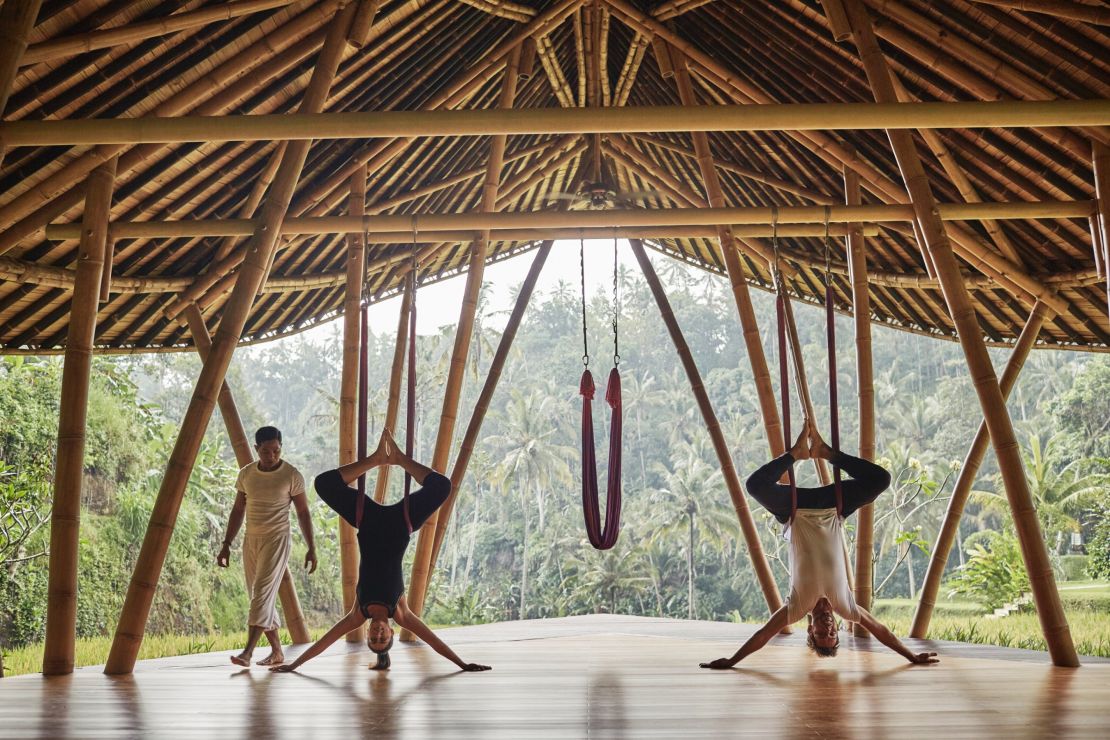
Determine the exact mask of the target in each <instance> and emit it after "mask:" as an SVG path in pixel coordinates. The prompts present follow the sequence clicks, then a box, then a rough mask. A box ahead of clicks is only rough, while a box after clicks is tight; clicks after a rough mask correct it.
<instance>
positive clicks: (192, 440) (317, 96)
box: [104, 5, 355, 674]
mask: <svg viewBox="0 0 1110 740" xmlns="http://www.w3.org/2000/svg"><path fill="white" fill-rule="evenodd" d="M354 7H355V6H353V5H351V6H348V7H347V8H345V9H343V10H340V11H339V12H337V13H336V14H335V16H334V17H333V19H332V21H331V23H330V26H329V28H328V34H327V37H326V39H325V41H324V45H323V48H322V49H321V51H320V56H319V59H318V60H317V63H316V67H315V69H314V70H313V72H312V78H311V80H310V81H309V83H308V87H307V88H306V89H305V93H304V98H303V100H302V101H301V109H303V110H319V109H320V108H321V107H322V106H323V104H324V101H325V100H326V98H327V94H328V90H329V89H330V87H331V82H332V80H333V79H334V77H335V72H336V69H337V68H338V66H339V60H340V56H341V54H342V51H343V48H344V46H345V39H346V35H347V30H348V28H349V27H350V22H351V16H352V11H353V10H354ZM308 146H309V142H298V143H295V144H290V145H289V146H288V147H287V149H286V153H285V158H284V159H283V160H282V163H281V166H280V167H279V168H278V174H277V176H276V177H275V178H274V183H273V186H272V187H271V188H270V191H269V192H268V193H267V198H266V204H265V205H264V206H263V211H262V212H263V223H262V224H261V225H260V226H259V228H258V230H257V232H256V234H255V235H254V236H253V237H252V239H251V242H250V243H249V244H248V245H247V249H246V252H247V258H246V260H245V261H244V262H243V265H242V267H241V268H240V270H239V277H238V279H237V280H236V284H235V289H234V290H233V291H232V295H231V299H230V300H229V301H228V302H227V304H226V306H225V307H224V313H223V319H222V320H221V321H220V326H219V328H218V329H217V331H216V336H215V339H214V341H213V343H212V351H211V354H210V355H209V357H208V361H207V362H205V363H204V367H203V368H202V370H201V373H200V378H199V379H198V380H197V385H196V388H195V389H194V390H193V396H192V399H191V400H190V402H189V408H188V410H187V411H186V413H185V419H184V421H183V422H182V429H181V432H180V433H179V435H178V437H177V442H176V443H175V444H174V449H173V452H172V453H171V455H170V459H169V462H168V463H167V466H166V475H165V477H164V478H163V479H162V485H161V486H160V488H159V490H158V496H157V498H156V500H155V503H154V509H153V511H152V512H151V516H150V525H149V526H148V528H147V533H146V536H145V538H144V539H143V545H142V548H141V549H140V551H139V557H138V562H137V564H136V566H135V572H134V573H133V574H132V576H131V583H130V585H129V586H128V589H127V596H126V598H125V600H124V604H123V610H122V612H121V614H120V620H119V623H118V625H117V627H116V635H115V639H114V640H113V643H112V649H111V651H110V652H109V655H108V661H107V663H106V664H105V666H104V672H105V673H108V674H120V673H130V672H131V671H132V670H133V669H134V666H135V659H136V657H137V656H138V652H139V647H140V646H141V644H142V640H143V633H144V630H145V627H146V622H147V616H148V615H149V613H150V605H151V601H152V600H153V598H154V589H155V587H156V585H157V582H158V578H159V576H160V575H161V570H162V563H163V562H164V560H165V557H166V550H167V548H168V547H169V540H170V536H171V534H172V533H173V528H174V524H175V522H176V520H177V512H178V510H179V508H180V506H181V498H182V496H183V495H184V493H185V486H186V484H187V483H188V479H189V474H190V473H191V472H192V467H193V463H194V462H195V461H196V456H197V452H198V451H199V449H200V443H201V440H202V439H203V437H204V430H205V428H206V427H207V426H208V420H209V419H210V418H211V416H212V409H213V407H214V406H215V401H216V395H217V393H218V391H219V388H220V385H221V384H222V383H223V380H224V376H225V375H226V373H227V368H228V365H230V364H231V356H232V354H233V353H234V351H235V346H236V344H237V343H238V342H239V339H240V335H241V333H242V330H243V325H244V324H245V323H246V320H247V315H248V313H249V312H250V309H251V306H252V304H253V303H254V297H255V294H256V293H257V292H258V287H259V285H260V284H261V283H262V279H263V275H264V274H265V270H266V266H267V265H268V264H269V261H270V257H271V255H272V254H273V251H274V247H275V245H276V243H277V238H278V226H279V224H280V223H281V221H282V219H284V217H285V212H286V210H287V209H288V207H289V202H290V200H291V198H292V193H293V189H294V188H295V187H296V184H297V180H298V178H299V177H300V173H301V169H302V168H303V166H304V162H305V159H306V157H307V155H308Z"/></svg>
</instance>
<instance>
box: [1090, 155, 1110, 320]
mask: <svg viewBox="0 0 1110 740" xmlns="http://www.w3.org/2000/svg"><path fill="white" fill-rule="evenodd" d="M1091 168H1092V171H1093V174H1094V180H1095V197H1096V198H1097V201H1096V208H1095V216H1096V219H1095V220H1096V222H1097V226H1098V229H1097V236H1098V238H1095V235H1094V233H1092V239H1091V241H1092V242H1093V245H1092V246H1093V247H1094V250H1095V252H1096V254H1097V253H1098V247H1099V245H1101V246H1102V270H1103V277H1104V278H1105V279H1106V299H1107V302H1108V306H1110V147H1108V146H1106V145H1105V144H1100V143H1099V142H1097V141H1096V142H1094V143H1093V145H1092V150H1091ZM1095 263H1096V264H1097V263H1098V260H1097V259H1096V260H1095Z"/></svg>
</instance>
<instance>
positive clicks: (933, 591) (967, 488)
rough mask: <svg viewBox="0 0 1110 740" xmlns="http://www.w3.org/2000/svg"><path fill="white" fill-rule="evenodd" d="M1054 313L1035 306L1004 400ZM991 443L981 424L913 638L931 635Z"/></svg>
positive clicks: (1004, 385)
mask: <svg viewBox="0 0 1110 740" xmlns="http://www.w3.org/2000/svg"><path fill="white" fill-rule="evenodd" d="M1051 313H1052V311H1051V309H1049V308H1048V306H1046V305H1045V304H1043V303H1040V302H1038V303H1037V304H1036V305H1035V306H1033V311H1032V312H1031V313H1030V314H1029V319H1028V321H1026V322H1025V328H1023V329H1022V331H1021V336H1019V337H1018V340H1017V343H1016V344H1014V349H1013V351H1012V352H1011V353H1010V358H1009V359H1008V360H1007V361H1006V368H1005V369H1004V370H1003V371H1002V379H1001V380H1000V381H999V388H1000V390H1001V392H1002V398H1003V399H1006V398H1009V397H1010V391H1012V390H1013V388H1014V385H1015V384H1016V383H1017V379H1018V375H1019V374H1020V373H1021V368H1022V366H1024V365H1025V360H1026V358H1027V357H1029V352H1030V350H1032V349H1033V345H1035V344H1036V343H1037V336H1038V335H1039V334H1040V331H1041V327H1042V326H1044V322H1045V320H1046V319H1047V318H1048V317H1049V316H1050V315H1051ZM989 444H990V433H989V432H988V430H987V423H986V422H985V421H982V422H980V423H979V429H978V431H977V432H976V433H975V439H974V440H973V441H972V443H971V448H970V449H969V450H968V452H967V456H966V457H964V462H963V465H962V466H961V467H960V474H959V476H957V477H956V484H955V486H954V488H953V489H952V498H950V499H948V509H947V510H946V511H945V513H944V523H943V524H942V525H941V528H940V532H938V533H937V542H936V544H935V545H934V546H933V554H932V557H931V558H930V560H929V569H928V571H927V572H926V573H925V580H924V581H922V584H921V597H920V600H919V601H918V603H917V609H916V610H915V611H914V615H913V625H912V626H911V627H910V637H926V636H927V635H928V634H929V621H930V620H931V619H932V616H933V607H935V606H936V603H937V592H938V591H939V590H940V583H941V580H942V579H943V578H944V569H945V567H946V566H947V565H948V555H949V554H950V553H951V552H952V545H953V543H955V541H956V534H957V532H958V531H959V528H960V518H961V517H962V516H963V513H964V506H966V505H967V499H968V496H970V495H971V487H972V486H973V485H975V476H976V475H977V474H978V472H979V468H980V467H981V466H982V464H983V458H984V457H986V454H987V445H989Z"/></svg>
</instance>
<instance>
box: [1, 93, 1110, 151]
mask: <svg viewBox="0 0 1110 740" xmlns="http://www.w3.org/2000/svg"><path fill="white" fill-rule="evenodd" d="M1107 124H1110V100H1101V99H1096V100H1003V101H974V102H959V103H948V102H928V103H898V102H892V103H791V104H778V103H765V104H751V105H714V106H699V107H697V108H693V109H691V108H685V107H683V106H672V105H658V106H636V107H634V108H603V109H595V108H526V109H513V110H511V111H506V110H503V109H502V110H499V109H478V110H472V109H467V110H420V111H373V112H343V113H287V114H267V115H224V116H179V117H176V118H155V117H139V118H88V119H71V120H49V121H22V120H21V121H7V122H4V123H0V138H2V139H3V140H4V141H5V142H6V143H7V145H8V146H91V145H98V144H103V145H127V144H151V143H163V144H173V143H182V142H188V141H209V142H211V141H271V140H290V141H297V140H317V139H319V140H329V139H372V138H382V137H394V138H396V137H412V136H444V137H449V136H508V135H522V134H592V133H609V134H614V133H638V132H664V131H671V132H684V131H866V130H877V129H885V130H901V129H921V128H927V129H928V128H937V129H940V128H968V129H973V128H1040V127H1044V126H1104V125H1107Z"/></svg>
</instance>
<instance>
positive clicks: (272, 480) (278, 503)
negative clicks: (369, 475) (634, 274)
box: [216, 426, 316, 666]
mask: <svg viewBox="0 0 1110 740" xmlns="http://www.w3.org/2000/svg"><path fill="white" fill-rule="evenodd" d="M254 442H255V445H254V449H255V451H256V452H257V453H258V462H257V463H251V464H250V465H247V466H246V467H244V468H243V469H242V470H240V471H239V477H238V478H237V479H236V481H235V490H236V494H235V504H234V505H233V506H232V507H231V515H230V516H229V517H228V521H227V534H226V535H225V536H224V543H223V547H222V548H221V549H220V553H219V555H217V556H216V564H217V565H218V566H219V567H221V568H226V567H228V564H229V562H230V560H231V543H232V541H233V540H234V539H235V536H236V535H237V534H238V533H239V528H240V527H241V526H242V524H243V520H244V519H246V523H247V532H246V535H245V536H244V537H243V569H244V570H245V571H246V576H247V594H248V596H250V601H251V605H250V614H249V615H248V616H247V630H248V634H247V646H246V648H244V649H243V651H242V652H241V653H239V654H238V655H233V656H232V657H231V662H232V663H234V664H235V665H241V666H249V665H250V662H251V656H252V655H253V653H254V646H255V644H257V642H258V638H259V637H261V636H262V635H266V639H267V640H268V641H269V643H270V649H271V650H270V654H269V655H268V656H267V657H265V658H263V659H262V660H260V661H258V664H259V665H265V666H271V665H279V664H281V663H284V662H285V653H284V652H283V651H282V648H281V639H280V638H279V637H278V627H279V626H280V625H281V622H280V620H279V619H278V613H277V598H278V589H279V587H280V586H281V579H282V577H283V576H284V575H285V568H286V564H287V563H288V561H289V551H290V549H291V547H292V537H291V535H290V531H289V507H290V504H292V506H293V509H294V510H295V511H296V512H297V523H298V524H299V525H300V529H301V534H302V535H303V536H304V539H305V542H306V543H307V544H308V552H307V553H306V554H305V561H304V564H305V568H307V569H308V572H309V573H312V572H314V571H315V570H316V546H315V542H314V540H313V536H312V517H311V515H310V514H309V510H308V499H307V498H306V497H305V487H304V476H302V475H301V473H300V471H299V470H297V469H296V468H295V467H293V466H292V465H290V464H289V463H288V462H285V461H284V460H282V459H281V430H279V429H278V428H277V427H269V426H267V427H262V428H260V429H259V430H258V431H257V432H255V435H254Z"/></svg>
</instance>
